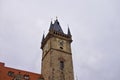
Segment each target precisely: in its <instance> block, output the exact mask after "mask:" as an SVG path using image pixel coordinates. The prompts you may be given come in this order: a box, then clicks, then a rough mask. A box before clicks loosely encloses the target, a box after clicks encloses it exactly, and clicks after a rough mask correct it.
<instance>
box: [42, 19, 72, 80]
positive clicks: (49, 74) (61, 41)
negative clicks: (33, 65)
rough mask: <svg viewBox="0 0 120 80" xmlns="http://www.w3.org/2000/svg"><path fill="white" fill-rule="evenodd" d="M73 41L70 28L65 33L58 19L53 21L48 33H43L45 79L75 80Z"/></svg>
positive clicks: (43, 70)
mask: <svg viewBox="0 0 120 80" xmlns="http://www.w3.org/2000/svg"><path fill="white" fill-rule="evenodd" d="M71 42H72V35H71V32H70V29H69V28H68V33H67V34H65V33H64V32H63V30H62V28H61V26H60V24H59V22H58V20H57V19H56V20H55V22H54V23H52V22H51V24H50V28H49V32H48V34H47V35H46V36H44V35H43V38H42V42H41V49H42V69H41V73H42V75H43V77H44V79H45V80H74V72H73V62H72V52H71Z"/></svg>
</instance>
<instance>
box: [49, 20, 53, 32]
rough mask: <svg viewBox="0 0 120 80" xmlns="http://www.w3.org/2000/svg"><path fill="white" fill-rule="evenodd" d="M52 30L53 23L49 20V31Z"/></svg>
mask: <svg viewBox="0 0 120 80" xmlns="http://www.w3.org/2000/svg"><path fill="white" fill-rule="evenodd" d="M52 29H53V23H52V20H51V23H50V28H49V30H52Z"/></svg>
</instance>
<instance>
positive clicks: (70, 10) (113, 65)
mask: <svg viewBox="0 0 120 80" xmlns="http://www.w3.org/2000/svg"><path fill="white" fill-rule="evenodd" d="M56 16H57V17H58V20H59V22H60V25H61V27H62V29H63V31H64V32H65V33H66V32H67V28H68V26H67V25H69V27H70V30H71V33H72V38H73V42H72V54H73V62H74V76H75V78H78V80H120V0H0V62H4V63H5V65H6V66H9V67H12V68H17V69H22V70H27V71H31V72H35V73H41V54H42V51H41V49H40V45H41V38H42V35H43V33H45V34H47V32H48V29H49V26H50V22H51V19H52V20H53V21H54V20H55V18H56Z"/></svg>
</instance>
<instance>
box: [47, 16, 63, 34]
mask: <svg viewBox="0 0 120 80" xmlns="http://www.w3.org/2000/svg"><path fill="white" fill-rule="evenodd" d="M49 30H54V31H57V32H60V33H64V32H63V30H62V28H61V26H60V24H59V21H58V19H57V17H56V20H55V22H54V23H52V21H51V24H50V28H49Z"/></svg>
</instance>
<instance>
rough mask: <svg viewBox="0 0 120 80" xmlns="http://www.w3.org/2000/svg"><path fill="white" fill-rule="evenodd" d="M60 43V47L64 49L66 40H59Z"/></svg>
mask: <svg viewBox="0 0 120 80" xmlns="http://www.w3.org/2000/svg"><path fill="white" fill-rule="evenodd" d="M58 45H59V48H60V49H63V48H64V41H63V40H59V41H58Z"/></svg>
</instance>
